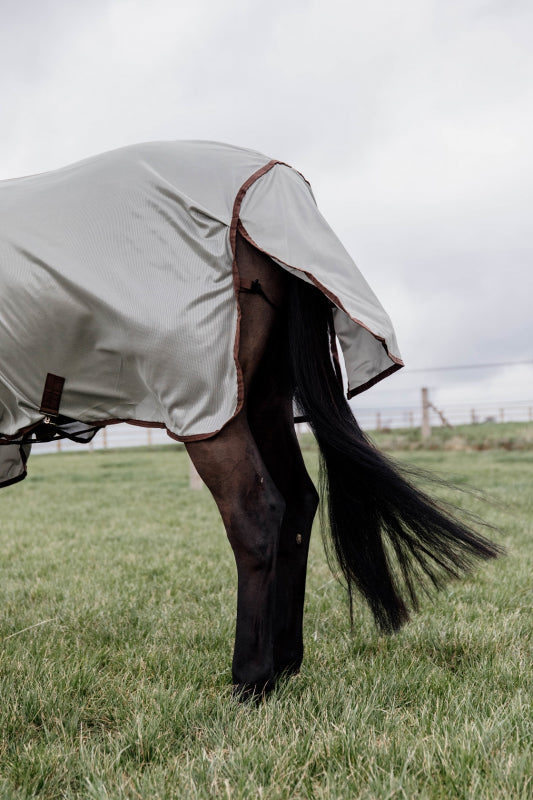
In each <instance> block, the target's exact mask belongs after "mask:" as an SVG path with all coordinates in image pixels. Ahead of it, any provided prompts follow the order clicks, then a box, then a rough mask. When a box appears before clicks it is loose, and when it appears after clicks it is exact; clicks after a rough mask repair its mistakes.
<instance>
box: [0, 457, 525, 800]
mask: <svg viewBox="0 0 533 800" xmlns="http://www.w3.org/2000/svg"><path fill="white" fill-rule="evenodd" d="M306 458H307V459H308V461H309V466H310V469H311V470H312V472H313V473H315V472H316V457H315V453H314V450H313V448H312V447H310V446H309V445H307V447H306ZM409 460H410V461H411V462H414V463H416V464H418V465H419V466H422V467H424V468H430V469H437V470H438V471H439V472H440V473H441V474H444V475H446V476H447V477H449V478H451V479H452V480H453V481H455V482H456V483H457V484H459V485H461V486H462V487H464V488H469V487H472V486H476V487H479V488H481V489H482V490H483V491H484V492H485V493H486V494H487V496H488V497H489V498H490V499H491V501H493V502H492V504H490V505H488V504H487V503H486V501H483V500H481V499H479V498H478V497H476V496H474V495H470V494H461V495H459V498H457V497H454V498H452V496H451V495H450V494H449V493H448V492H447V491H445V490H442V489H439V492H440V493H441V494H443V496H444V497H447V498H448V499H456V500H458V502H459V504H460V505H463V506H466V507H468V508H469V509H471V510H473V511H474V512H476V513H481V514H482V515H483V516H485V517H486V518H487V520H488V521H489V522H491V523H492V524H494V525H496V526H498V527H500V528H501V530H502V531H503V533H502V534H500V535H498V540H499V541H500V542H501V543H503V544H505V545H506V546H507V547H508V549H509V555H508V556H507V558H505V559H502V560H500V561H498V562H494V563H491V564H487V565H486V566H483V567H482V568H481V569H479V570H478V571H477V572H476V573H475V575H473V576H472V577H470V578H468V579H467V580H464V581H462V582H460V583H455V584H453V585H451V586H450V588H449V589H448V590H447V591H445V592H443V593H441V594H440V595H439V596H438V598H437V599H435V600H433V601H431V600H429V599H428V600H427V602H425V603H424V606H423V608H422V610H421V612H420V613H419V614H418V615H417V616H416V617H415V618H414V620H413V622H412V623H411V624H410V625H409V626H408V627H407V628H406V629H405V630H404V631H403V632H402V633H400V634H398V635H397V636H394V637H391V638H385V637H383V636H380V635H378V634H377V633H376V631H375V629H374V627H373V624H372V622H371V619H370V617H369V614H368V612H367V611H366V610H365V609H364V608H363V607H362V606H361V605H357V607H356V612H355V625H354V632H353V634H352V633H350V628H349V622H348V613H347V605H346V599H345V595H344V592H343V590H342V588H341V587H340V586H339V585H338V584H337V583H336V581H334V580H333V579H332V576H331V574H330V572H329V570H328V568H327V566H326V564H325V560H324V556H323V553H322V547H321V542H320V536H319V532H318V530H317V531H315V535H314V540H313V544H312V550H311V556H310V566H309V579H308V593H307V603H306V618H305V642H306V656H305V661H304V666H303V669H302V673H301V675H300V676H298V677H297V678H294V679H292V680H290V681H288V682H287V683H286V684H284V685H282V686H280V687H279V689H277V690H276V691H275V692H274V693H273V694H272V696H271V697H270V699H269V700H268V701H267V702H266V703H264V704H261V705H259V707H255V706H239V705H237V704H236V703H234V701H233V700H232V699H231V688H230V681H231V671H230V662H231V652H232V645H233V641H232V640H233V631H234V624H235V599H236V597H235V594H236V578H235V568H234V564H233V559H232V555H231V550H230V548H229V545H228V544H227V542H226V540H225V535H224V532H223V529H222V525H221V523H220V521H219V517H218V514H217V511H216V509H215V507H214V503H213V502H212V500H211V498H210V496H209V494H208V493H207V491H205V490H203V491H200V492H191V491H190V490H189V488H188V467H187V462H186V458H185V454H184V451H183V450H182V449H181V448H174V447H172V446H170V447H167V448H159V449H155V448H154V449H153V450H137V451H128V450H123V451H107V452H105V451H104V452H102V451H99V452H98V451H97V452H94V453H83V454H76V453H73V454H61V455H51V456H40V457H32V459H31V460H30V477H29V478H28V479H27V480H26V481H25V482H23V483H22V484H20V485H18V486H13V487H9V488H7V489H4V490H2V492H1V493H0V502H1V504H2V505H1V509H2V526H1V531H0V552H1V553H2V558H1V560H0V640H1V646H0V797H1V798H2V799H3V798H12V799H13V800H15V798H16V800H22V798H30V797H39V798H47V799H48V798H95V799H96V798H98V799H100V798H101V799H102V800H103V799H104V798H143V800H145V799H148V800H151V798H211V797H217V798H218V797H220V798H280V799H281V798H361V799H363V798H364V799H365V800H370V799H371V798H372V799H373V798H380V799H381V798H383V800H385V799H387V800H391V799H392V798H406V799H408V800H411V798H430V799H431V800H437V798H438V799H439V800H440V799H442V800H445V799H447V798H472V800H479V798H490V799H491V800H494V799H495V798H502V800H503V798H522V799H523V800H526V798H527V799H528V800H529V799H530V798H531V797H532V796H533V779H532V770H531V752H532V751H533V711H532V708H533V696H532V695H533V692H532V686H533V674H532V673H533V670H532V664H531V661H532V651H533V648H532V630H533V615H532V606H531V576H532V574H533V537H532V520H533V453H532V452H528V451H523V452H522V451H509V452H508V451H505V450H493V451H483V452H433V451H420V452H414V453H410V454H409Z"/></svg>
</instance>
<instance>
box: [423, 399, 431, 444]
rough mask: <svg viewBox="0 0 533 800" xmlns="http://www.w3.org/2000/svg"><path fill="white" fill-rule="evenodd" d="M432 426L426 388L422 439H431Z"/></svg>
mask: <svg viewBox="0 0 533 800" xmlns="http://www.w3.org/2000/svg"><path fill="white" fill-rule="evenodd" d="M430 436H431V426H430V424H429V397H428V390H427V389H426V387H424V388H423V389H422V439H429V437H430Z"/></svg>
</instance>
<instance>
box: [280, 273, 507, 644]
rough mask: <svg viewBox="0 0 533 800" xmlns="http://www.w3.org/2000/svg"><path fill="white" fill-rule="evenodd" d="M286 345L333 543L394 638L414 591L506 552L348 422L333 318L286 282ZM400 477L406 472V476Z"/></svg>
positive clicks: (312, 292)
mask: <svg viewBox="0 0 533 800" xmlns="http://www.w3.org/2000/svg"><path fill="white" fill-rule="evenodd" d="M288 284H289V287H288V309H287V313H288V338H289V350H290V363H291V369H292V380H293V385H294V391H295V400H296V403H297V405H298V407H299V409H300V410H301V411H302V412H303V414H304V415H305V417H306V418H307V420H308V422H309V425H310V427H311V429H312V431H313V433H314V435H315V438H316V440H317V442H318V445H319V449H320V454H321V465H320V484H321V496H322V507H323V521H326V520H325V514H324V500H327V507H328V513H329V526H327V527H329V533H330V539H331V541H330V542H329V543H328V541H327V540H326V539H325V544H326V553H327V554H328V557H329V559H330V564H331V561H332V560H331V555H334V556H335V557H336V560H337V562H338V565H339V567H340V570H341V571H342V574H343V575H344V578H345V580H346V583H347V588H348V594H349V599H350V614H351V611H352V594H353V589H354V588H356V589H358V590H359V591H360V592H361V594H362V595H363V596H364V598H365V599H366V600H367V602H368V604H369V606H370V608H371V610H372V613H373V615H374V618H375V620H376V623H377V625H378V627H379V628H380V629H382V630H384V631H387V632H391V631H394V630H397V629H399V628H400V627H401V625H402V624H403V623H404V622H406V621H407V620H408V618H409V611H410V608H411V609H415V610H416V609H417V608H418V598H417V591H418V592H419V591H420V590H422V591H425V592H427V591H429V590H430V589H431V588H432V587H436V588H440V587H441V586H442V585H443V583H444V582H445V580H446V578H449V577H458V576H459V575H461V574H462V573H464V572H466V571H468V570H469V569H471V568H472V566H473V564H474V563H475V561H476V560H477V559H489V558H495V557H497V556H498V555H499V554H500V553H501V549H500V548H499V547H498V546H496V545H494V544H493V543H492V542H490V541H489V540H488V539H486V538H485V537H483V536H481V535H480V534H478V533H476V532H475V531H474V530H472V529H471V528H470V527H469V526H468V525H466V524H463V523H462V522H461V521H459V520H458V519H456V518H454V517H453V516H452V515H451V514H450V513H448V511H447V510H444V509H443V507H442V506H438V505H437V504H436V503H435V502H434V501H433V500H432V499H431V498H430V497H428V496H427V495H426V494H425V493H423V492H422V491H420V490H419V489H417V488H415V487H414V485H413V484H412V483H411V482H410V480H409V479H408V478H407V477H405V475H406V474H411V475H412V474H413V472H412V471H410V470H401V469H400V468H399V467H398V466H397V465H395V464H393V462H392V461H391V460H390V459H389V458H387V457H385V456H384V455H383V454H382V453H380V452H379V450H377V449H376V447H375V446H374V445H373V444H372V443H371V442H370V441H369V439H368V438H367V437H366V436H365V434H364V433H363V432H362V431H361V429H360V427H359V425H358V424H357V422H356V420H355V417H354V416H353V414H352V411H351V409H350V406H349V404H348V401H347V400H346V398H345V396H344V391H343V388H342V385H341V382H340V381H339V375H338V370H336V368H335V365H334V362H333V360H332V355H331V344H330V337H331V330H332V328H331V321H332V316H331V314H332V312H331V304H330V302H329V300H328V299H327V298H326V297H325V296H324V295H323V294H322V293H321V292H320V291H319V290H318V289H317V288H316V287H314V286H312V285H310V284H308V283H306V282H305V281H302V280H299V279H296V278H293V279H291V280H289V281H288ZM402 472H403V474H402Z"/></svg>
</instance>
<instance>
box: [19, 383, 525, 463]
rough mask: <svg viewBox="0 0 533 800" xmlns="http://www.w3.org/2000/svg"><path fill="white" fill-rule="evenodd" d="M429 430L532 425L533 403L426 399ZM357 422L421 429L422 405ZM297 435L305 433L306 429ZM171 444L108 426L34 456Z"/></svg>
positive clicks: (156, 433)
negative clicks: (489, 424)
mask: <svg viewBox="0 0 533 800" xmlns="http://www.w3.org/2000/svg"><path fill="white" fill-rule="evenodd" d="M427 404H428V406H427V415H428V424H429V427H430V428H431V427H438V426H440V425H443V424H447V423H448V424H449V425H451V426H452V427H454V426H455V425H467V424H481V423H484V422H533V400H531V401H525V402H522V403H504V402H501V403H478V404H476V405H470V404H468V403H462V404H455V405H448V406H444V407H443V408H438V409H437V408H436V407H435V406H434V405H433V404H432V403H431V400H430V399H429V396H427ZM355 414H356V417H357V420H358V422H359V424H360V425H361V427H362V428H364V429H365V430H386V429H388V428H420V427H422V422H423V414H424V411H423V402H421V403H420V405H419V406H391V407H386V408H383V407H382V408H364V409H357V408H356V409H355ZM298 428H299V431H300V432H301V431H304V430H307V427H306V426H305V425H299V426H298ZM173 441H174V440H173V439H171V438H170V437H169V436H167V434H166V431H164V430H162V429H160V428H140V427H138V426H134V425H127V424H118V425H109V426H108V427H107V428H104V429H103V430H102V431H101V432H100V433H98V434H97V435H96V436H95V437H94V439H93V441H92V442H91V443H90V444H88V445H80V444H76V443H74V442H70V441H69V440H68V439H61V440H58V441H54V442H47V443H46V444H39V445H37V446H36V447H35V449H34V451H33V452H34V453H53V452H58V451H60V452H68V451H72V450H76V451H78V452H79V451H80V449H81V450H102V449H106V448H113V447H143V446H150V445H160V444H172V442H173Z"/></svg>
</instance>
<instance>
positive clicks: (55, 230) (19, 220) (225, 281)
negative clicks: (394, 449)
mask: <svg viewBox="0 0 533 800" xmlns="http://www.w3.org/2000/svg"><path fill="white" fill-rule="evenodd" d="M237 231H239V232H240V233H241V235H242V236H243V237H245V238H246V239H248V240H249V241H250V242H251V243H253V244H254V245H255V247H256V248H258V249H259V250H261V251H263V252H264V253H266V254H268V255H269V256H270V257H271V258H273V259H274V260H275V261H276V262H277V263H278V264H279V265H281V266H282V267H283V268H284V269H286V270H287V271H289V272H291V273H292V274H294V275H297V276H298V277H301V278H302V279H303V280H306V281H311V282H312V283H313V284H315V285H316V286H318V287H320V289H321V290H322V292H323V293H324V294H325V295H326V296H327V297H328V298H329V299H330V300H331V301H332V302H333V304H334V307H335V311H334V325H335V332H336V335H337V337H338V339H339V341H340V344H341V348H342V351H343V354H344V359H345V363H346V369H347V376H348V392H349V394H350V395H351V394H355V393H356V392H360V391H363V390H364V389H365V388H367V387H369V386H371V385H372V384H373V383H375V382H376V381H378V380H380V379H381V378H383V377H384V376H385V375H388V374H389V373H391V372H393V371H394V370H395V369H398V368H399V367H400V366H401V364H402V362H401V359H400V355H399V351H398V346H397V344H396V340H395V336H394V331H393V329H392V325H391V323H390V320H389V318H388V316H387V314H386V313H385V312H384V310H383V308H382V307H381V305H380V303H379V301H378V300H377V298H376V297H375V295H374V294H373V292H372V290H371V289H370V287H369V286H368V284H367V283H366V281H365V280H364V278H363V277H362V275H361V273H360V272H359V270H358V269H357V267H356V265H355V264H354V262H353V261H352V259H351V258H350V256H349V255H348V253H347V252H346V251H345V249H344V248H343V246H342V244H341V243H340V242H339V240H338V239H337V237H336V236H335V234H334V233H333V232H332V230H331V229H330V227H329V226H328V224H327V223H326V221H325V220H324V218H323V217H322V215H321V214H320V212H319V211H318V209H317V206H316V203H315V200H314V198H313V194H312V192H311V188H310V186H309V184H308V183H307V182H306V180H305V179H304V178H303V177H302V176H301V175H300V174H299V173H298V172H296V171H295V170H294V169H292V168H291V167H289V166H287V165H285V164H282V163H280V162H277V161H273V160H269V159H268V158H267V157H266V156H263V155H261V154H260V153H256V152H253V151H250V150H244V149H240V148H236V147H230V146H228V145H224V144H218V143H213V142H192V141H188V142H155V143H149V144H142V145H136V146H131V147H126V148H122V149H120V150H116V151H113V152H110V153H106V154H104V155H99V156H96V157H94V158H89V159H87V160H85V161H82V162H80V163H77V164H73V165H71V166H68V167H65V168H64V169H60V170H57V171H54V172H49V173H45V174H42V175H33V176H29V177H26V178H21V179H17V180H7V181H2V182H0V280H1V286H2V294H1V300H0V353H1V356H0V441H2V442H3V443H4V446H3V447H1V448H0V485H1V484H8V483H12V482H15V481H16V480H19V479H21V478H23V477H24V475H25V461H26V456H27V452H28V441H29V440H30V438H33V439H39V438H48V437H49V436H50V435H51V434H50V430H51V429H45V428H43V420H46V419H48V418H52V420H54V418H56V417H57V415H60V418H59V420H57V419H56V422H59V423H62V424H59V426H57V427H55V428H54V430H55V431H59V433H60V434H62V435H71V436H73V437H74V438H76V437H77V438H79V439H80V441H83V440H86V439H87V438H88V437H89V436H90V435H91V434H92V433H94V430H95V429H96V428H98V427H101V426H102V425H105V424H109V423H111V422H117V421H122V420H124V421H128V422H134V423H137V424H144V425H150V426H160V427H166V429H167V431H168V433H169V435H170V436H172V437H174V438H176V439H178V440H181V441H194V440H197V439H200V438H206V437H210V436H213V435H214V434H216V433H217V432H218V431H219V430H220V429H221V428H223V427H224V425H225V424H226V423H227V422H228V421H229V420H230V419H232V418H233V417H234V416H235V415H236V414H237V413H238V412H239V410H240V408H241V405H242V401H243V391H242V375H241V367H240V363H239V352H238V330H239V296H240V292H241V290H242V289H244V290H247V289H248V290H249V289H250V288H251V287H241V286H240V281H239V274H238V271H237V268H236V264H235V241H236V234H237ZM73 420H75V421H77V422H78V423H81V424H78V425H74V424H73V422H72V421H73ZM56 435H57V434H56ZM23 441H24V442H25V443H24V445H23V447H22V450H21V447H20V445H21V444H22V443H23ZM9 442H11V446H9V444H8V443H9Z"/></svg>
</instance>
